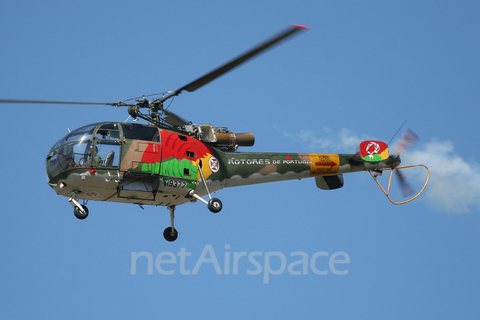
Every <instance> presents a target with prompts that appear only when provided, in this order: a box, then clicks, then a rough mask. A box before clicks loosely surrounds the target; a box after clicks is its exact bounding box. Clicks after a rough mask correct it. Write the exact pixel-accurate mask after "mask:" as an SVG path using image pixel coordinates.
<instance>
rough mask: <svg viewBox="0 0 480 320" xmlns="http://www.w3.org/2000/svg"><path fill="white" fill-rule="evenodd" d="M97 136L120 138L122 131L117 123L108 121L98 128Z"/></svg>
mask: <svg viewBox="0 0 480 320" xmlns="http://www.w3.org/2000/svg"><path fill="white" fill-rule="evenodd" d="M96 135H97V138H98V139H100V140H113V141H118V140H120V132H119V131H118V125H117V124H116V123H106V124H104V125H102V126H101V127H100V128H98V130H97V134H96Z"/></svg>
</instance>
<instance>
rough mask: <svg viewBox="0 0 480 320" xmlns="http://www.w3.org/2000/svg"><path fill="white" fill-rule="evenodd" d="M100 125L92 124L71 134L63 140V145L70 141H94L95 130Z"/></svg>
mask: <svg viewBox="0 0 480 320" xmlns="http://www.w3.org/2000/svg"><path fill="white" fill-rule="evenodd" d="M97 125H98V123H95V124H90V125H88V126H85V127H81V128H78V129H76V130H74V131H72V132H70V133H69V134H68V135H67V136H66V137H65V140H63V142H62V143H67V142H70V141H75V140H89V139H92V134H93V130H94V129H95V127H96V126H97Z"/></svg>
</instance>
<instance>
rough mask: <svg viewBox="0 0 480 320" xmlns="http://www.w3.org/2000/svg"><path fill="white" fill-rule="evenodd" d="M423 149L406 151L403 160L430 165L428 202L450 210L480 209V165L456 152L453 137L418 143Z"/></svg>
mask: <svg viewBox="0 0 480 320" xmlns="http://www.w3.org/2000/svg"><path fill="white" fill-rule="evenodd" d="M419 147H420V148H421V149H423V151H412V152H407V153H405V156H403V157H402V158H403V162H405V163H422V164H425V165H427V166H428V168H429V169H430V182H429V184H428V186H427V189H426V191H425V193H426V195H427V198H428V199H429V202H430V203H432V204H433V205H434V206H435V207H437V208H439V209H445V210H447V211H449V212H456V213H462V212H469V211H470V210H475V211H478V210H479V209H480V165H479V164H478V163H467V162H466V161H465V160H464V159H463V158H462V157H461V156H459V155H457V154H456V153H455V152H454V146H453V143H452V142H450V141H430V142H427V143H425V144H421V145H420V146H419Z"/></svg>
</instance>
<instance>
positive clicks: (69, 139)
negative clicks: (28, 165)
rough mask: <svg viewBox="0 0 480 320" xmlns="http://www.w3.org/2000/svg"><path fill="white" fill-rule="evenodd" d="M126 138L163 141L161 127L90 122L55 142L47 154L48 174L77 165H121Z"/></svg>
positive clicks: (93, 166)
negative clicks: (159, 128) (122, 146)
mask: <svg viewBox="0 0 480 320" xmlns="http://www.w3.org/2000/svg"><path fill="white" fill-rule="evenodd" d="M124 139H138V140H146V141H154V142H160V134H159V130H158V128H157V127H154V126H148V125H141V124H130V123H115V122H103V123H94V124H89V125H86V126H84V127H81V128H78V129H76V130H74V131H72V132H70V133H69V134H67V135H66V136H65V137H63V138H62V139H60V140H58V142H57V143H55V145H54V146H53V147H52V149H51V150H50V152H49V154H48V157H47V173H48V175H49V176H50V178H52V177H54V176H56V175H58V174H59V173H61V172H63V171H66V170H70V169H74V168H81V167H89V168H100V167H104V168H118V166H119V160H120V154H121V145H122V141H124Z"/></svg>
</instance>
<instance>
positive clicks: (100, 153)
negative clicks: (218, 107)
mask: <svg viewBox="0 0 480 320" xmlns="http://www.w3.org/2000/svg"><path fill="white" fill-rule="evenodd" d="M398 164H399V160H398V159H397V158H395V157H389V158H388V159H387V160H384V161H381V162H377V163H368V162H364V161H358V160H356V159H355V157H354V155H353V154H320V153H257V152H225V151H223V150H221V149H220V148H217V147H215V146H214V145H212V144H209V143H206V142H203V141H200V140H198V139H196V138H194V137H191V136H189V135H188V134H186V133H185V132H182V131H175V130H167V129H161V128H158V127H155V126H150V125H140V124H126V123H115V122H104V123H96V124H91V125H87V126H84V127H82V128H79V129H77V130H75V131H72V132H71V133H69V134H68V135H67V136H65V137H64V138H62V139H60V140H59V141H58V142H57V143H56V144H55V145H54V146H53V148H52V149H51V151H50V152H49V154H48V156H47V163H46V170H47V175H48V179H49V182H48V183H49V185H50V186H51V187H52V188H53V189H54V190H55V191H56V192H57V193H58V194H59V195H62V196H66V197H71V196H72V193H75V195H76V197H77V198H78V199H84V200H96V201H112V202H123V203H135V204H151V205H161V206H170V205H179V204H183V203H187V202H190V201H195V199H194V198H192V197H190V196H189V194H191V192H192V190H193V192H195V193H196V194H197V195H199V196H201V197H203V196H205V195H207V188H208V190H209V191H210V192H215V191H218V190H221V189H223V188H227V187H235V186H242V185H249V184H256V183H266V182H274V181H282V180H290V179H303V178H309V177H318V176H335V175H340V174H343V173H348V172H356V171H364V170H375V169H382V168H386V167H394V166H396V165H398ZM200 171H201V172H200Z"/></svg>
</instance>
